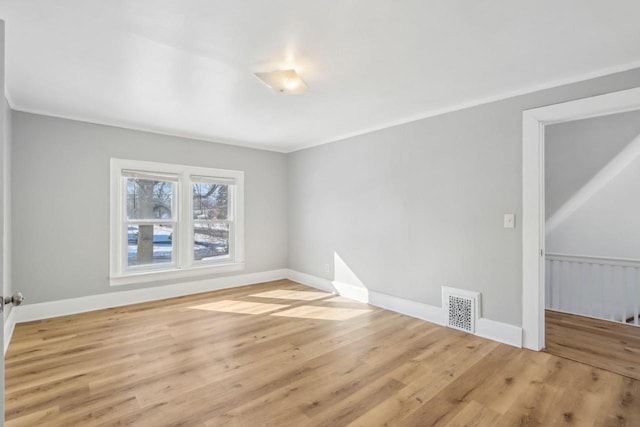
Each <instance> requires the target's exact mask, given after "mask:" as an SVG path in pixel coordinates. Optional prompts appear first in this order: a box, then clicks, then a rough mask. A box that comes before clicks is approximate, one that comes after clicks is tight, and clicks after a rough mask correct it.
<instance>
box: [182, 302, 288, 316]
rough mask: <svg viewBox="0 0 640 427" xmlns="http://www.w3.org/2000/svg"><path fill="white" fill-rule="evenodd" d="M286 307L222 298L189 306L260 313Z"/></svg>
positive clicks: (231, 311)
mask: <svg viewBox="0 0 640 427" xmlns="http://www.w3.org/2000/svg"><path fill="white" fill-rule="evenodd" d="M286 307H289V306H288V305H286V304H266V303H262V302H248V301H232V300H224V301H216V302H211V303H208V304H202V305H195V306H193V307H189V308H194V309H197V310H208V311H222V312H225V313H240V314H262V313H269V312H270V311H275V310H280V309H282V308H286Z"/></svg>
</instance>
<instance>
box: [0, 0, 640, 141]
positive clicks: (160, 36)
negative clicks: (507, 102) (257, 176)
mask: <svg viewBox="0 0 640 427" xmlns="http://www.w3.org/2000/svg"><path fill="white" fill-rule="evenodd" d="M639 16H640V1H638V0H616V1H615V2H608V1H595V0H593V1H587V0H562V1H558V0H523V1H513V0H475V1H469V0H429V1H427V0H416V1H414V0H403V1H391V0H359V1H356V0H334V1H332V0H324V1H323V0H270V1H264V0H236V1H234V0H227V1H220V0H171V1H170V0H118V1H116V0H108V1H105V0H56V1H51V0H2V2H1V3H0V17H1V18H2V19H4V20H5V21H6V28H7V51H6V52H7V53H6V67H7V83H6V84H7V88H6V91H7V94H8V97H9V101H10V103H11V105H12V107H13V108H14V109H17V110H23V111H31V112H38V113H44V114H50V115H54V116H60V117H68V118H74V119H79V120H84V121H89V122H95V123H104V124H112V125H116V126H122V127H128V128H134V129H143V130H151V131H155V132H160V133H166V134H173V135H181V136H188V137H195V138H200V139H205V140H211V141H220V142H227V143H232V144H239V145H248V146H255V147H260V148H265V149H272V150H277V151H285V152H288V151H292V150H295V149H299V148H301V147H307V146H312V145H316V144H320V143H324V142H329V141H333V140H336V139H340V138H343V137H346V136H350V135H355V134H359V133H363V132H367V131H370V130H374V129H379V128H383V127H387V126H390V125H393V124H398V123H402V122H406V121H410V120H415V119H418V118H421V117H426V116H430V115H433V114H436V113H438V112H443V111H448V110H451V109H455V108H459V107H462V106H468V105H473V104H478V103H482V102H485V101H489V100H494V99H499V98H502V97H507V96H510V95H514V94H518V93H524V92H529V91H532V90H536V89H540V88H543V87H550V86H555V85H558V84H562V83H565V82H571V81H576V80H582V79H585V78H588V77H593V76H597V75H601V74H608V73H610V72H613V71H618V70H624V69H630V68H635V67H638V66H640V25H638V17H639ZM292 67H293V68H295V69H296V70H297V71H298V72H299V73H300V75H301V76H302V78H303V79H304V80H305V82H306V83H307V85H308V86H309V89H310V93H307V94H305V95H297V96H283V95H278V94H276V93H274V92H272V91H269V90H268V89H267V88H265V87H264V86H263V85H262V84H261V83H260V81H258V80H257V79H256V78H255V77H254V76H253V73H254V72H257V71H272V70H274V69H278V68H292Z"/></svg>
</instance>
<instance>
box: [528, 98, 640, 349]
mask: <svg viewBox="0 0 640 427" xmlns="http://www.w3.org/2000/svg"><path fill="white" fill-rule="evenodd" d="M637 109H640V88H634V89H628V90H623V91H620V92H612V93H608V94H605V95H600V96H594V97H590V98H584V99H579V100H576V101H569V102H564V103H561V104H555V105H549V106H546V107H540V108H535V109H532V110H526V111H524V112H523V113H522V213H523V215H522V331H523V337H522V342H523V346H524V347H526V348H529V349H531V350H541V349H543V348H544V345H545V337H544V308H545V307H544V301H545V295H544V290H545V289H544V277H545V275H544V253H545V252H544V242H545V237H544V232H545V229H544V228H545V215H544V130H545V126H546V125H549V124H553V123H561V122H568V121H572V120H580V119H586V118H590V117H598V116H605V115H609V114H615V113H623V112H626V111H632V110H637Z"/></svg>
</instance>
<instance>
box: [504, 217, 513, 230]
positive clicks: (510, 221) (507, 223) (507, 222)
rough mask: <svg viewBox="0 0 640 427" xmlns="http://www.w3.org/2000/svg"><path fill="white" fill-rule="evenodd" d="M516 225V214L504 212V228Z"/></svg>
mask: <svg viewBox="0 0 640 427" xmlns="http://www.w3.org/2000/svg"><path fill="white" fill-rule="evenodd" d="M515 227H516V214H504V228H515Z"/></svg>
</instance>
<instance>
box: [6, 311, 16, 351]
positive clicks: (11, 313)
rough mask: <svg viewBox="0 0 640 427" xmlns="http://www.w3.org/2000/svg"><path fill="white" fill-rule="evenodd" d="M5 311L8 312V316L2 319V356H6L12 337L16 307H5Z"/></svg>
mask: <svg viewBox="0 0 640 427" xmlns="http://www.w3.org/2000/svg"><path fill="white" fill-rule="evenodd" d="M5 309H6V310H9V314H8V315H7V317H6V319H4V354H5V355H6V354H7V349H8V348H9V343H10V342H11V337H12V336H13V331H14V330H15V328H16V307H14V306H12V305H9V306H6V305H5Z"/></svg>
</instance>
